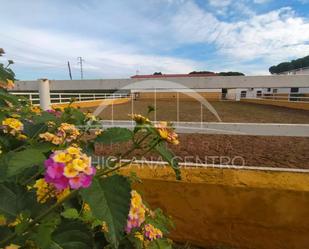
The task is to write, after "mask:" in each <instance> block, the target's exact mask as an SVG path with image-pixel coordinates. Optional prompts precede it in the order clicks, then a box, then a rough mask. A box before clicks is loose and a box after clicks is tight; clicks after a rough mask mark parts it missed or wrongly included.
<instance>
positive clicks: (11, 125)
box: [2, 118, 24, 135]
mask: <svg viewBox="0 0 309 249" xmlns="http://www.w3.org/2000/svg"><path fill="white" fill-rule="evenodd" d="M2 125H3V126H5V128H4V132H5V133H10V134H12V135H16V134H17V133H20V132H21V131H22V129H23V128H24V126H23V123H22V122H20V121H19V120H18V119H16V118H6V119H4V120H3V121H2Z"/></svg>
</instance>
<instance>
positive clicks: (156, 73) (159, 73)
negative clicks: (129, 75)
mask: <svg viewBox="0 0 309 249" xmlns="http://www.w3.org/2000/svg"><path fill="white" fill-rule="evenodd" d="M153 75H162V73H161V72H154V73H153Z"/></svg>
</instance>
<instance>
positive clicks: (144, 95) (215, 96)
mask: <svg viewBox="0 0 309 249" xmlns="http://www.w3.org/2000/svg"><path fill="white" fill-rule="evenodd" d="M198 94H200V95H201V96H203V97H204V98H206V99H207V100H219V99H221V92H198ZM138 95H139V96H138V98H139V99H154V97H155V96H156V98H157V99H158V100H160V99H161V100H169V99H176V98H177V92H157V93H154V92H140V93H138ZM178 95H179V99H181V100H194V99H193V98H192V97H190V96H188V95H186V94H185V93H178Z"/></svg>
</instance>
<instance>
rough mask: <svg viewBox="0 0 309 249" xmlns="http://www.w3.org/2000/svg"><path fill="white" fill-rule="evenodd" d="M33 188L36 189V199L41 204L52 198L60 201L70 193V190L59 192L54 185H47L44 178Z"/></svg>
mask: <svg viewBox="0 0 309 249" xmlns="http://www.w3.org/2000/svg"><path fill="white" fill-rule="evenodd" d="M33 188H35V189H36V198H37V201H38V202H39V203H45V202H46V201H48V200H50V199H52V198H56V199H57V201H60V200H62V199H63V198H64V197H66V196H67V195H68V194H69V193H70V189H69V188H66V189H64V190H60V191H59V190H57V189H56V188H55V187H54V186H53V185H51V184H49V183H47V182H46V181H45V179H44V178H41V179H38V180H37V181H36V182H35V184H34V186H33Z"/></svg>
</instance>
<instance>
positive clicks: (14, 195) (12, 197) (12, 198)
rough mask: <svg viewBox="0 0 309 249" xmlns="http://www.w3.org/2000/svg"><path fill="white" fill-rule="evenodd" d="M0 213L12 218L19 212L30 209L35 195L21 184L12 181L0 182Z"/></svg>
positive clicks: (34, 200)
mask: <svg viewBox="0 0 309 249" xmlns="http://www.w3.org/2000/svg"><path fill="white" fill-rule="evenodd" d="M0 196H1V201H0V214H3V215H4V216H5V217H6V218H7V219H9V220H14V219H15V218H16V217H17V216H18V215H19V214H20V213H21V212H25V211H26V210H30V209H31V208H32V207H33V206H34V205H35V204H36V199H35V195H34V193H32V192H29V191H27V189H25V188H24V187H23V186H21V185H19V184H16V183H12V182H3V183H0Z"/></svg>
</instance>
